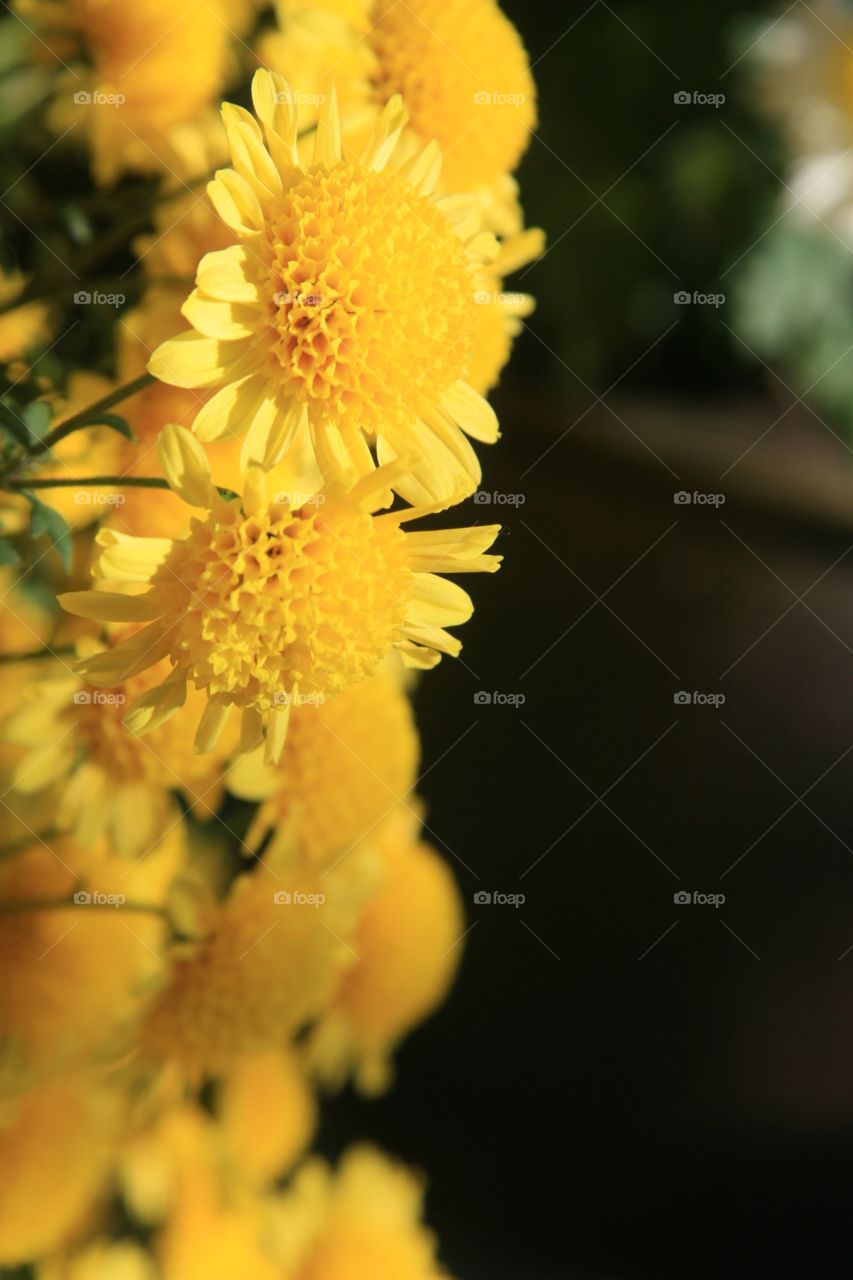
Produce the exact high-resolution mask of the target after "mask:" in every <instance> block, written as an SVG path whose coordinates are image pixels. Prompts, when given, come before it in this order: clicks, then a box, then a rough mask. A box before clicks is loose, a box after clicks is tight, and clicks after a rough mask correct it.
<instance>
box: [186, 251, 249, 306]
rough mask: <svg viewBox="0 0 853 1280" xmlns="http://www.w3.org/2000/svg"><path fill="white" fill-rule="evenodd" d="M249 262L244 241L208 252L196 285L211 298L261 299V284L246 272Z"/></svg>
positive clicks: (197, 275)
mask: <svg viewBox="0 0 853 1280" xmlns="http://www.w3.org/2000/svg"><path fill="white" fill-rule="evenodd" d="M248 261H249V256H248V254H247V253H246V250H245V249H244V248H243V246H242V245H240V244H232V245H229V247H228V248H227V249H217V250H215V251H214V252H213V253H206V254H205V255H204V257H203V258H202V260H201V262H200V263H199V264H198V271H197V272H196V278H195V280H196V285H197V286H198V288H199V289H201V290H202V292H203V293H205V294H206V295H207V296H208V297H209V298H218V299H219V300H220V301H222V302H257V301H258V297H259V292H258V286H257V284H255V283H253V282H252V281H251V280H250V279H249V277H248V275H247V273H246V271H247V264H248Z"/></svg>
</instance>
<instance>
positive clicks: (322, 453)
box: [149, 71, 498, 502]
mask: <svg viewBox="0 0 853 1280" xmlns="http://www.w3.org/2000/svg"><path fill="white" fill-rule="evenodd" d="M252 89H253V98H254V104H255V110H256V112H257V114H258V116H259V118H260V120H261V121H262V123H263V126H264V132H263V133H262V132H261V129H260V127H259V125H258V124H257V122H256V121H255V119H254V118H253V117H252V116H251V115H250V114H249V113H248V112H246V111H244V110H242V108H240V107H235V106H231V105H230V104H226V105H225V107H224V108H223V118H224V121H225V127H226V130H227V131H228V138H229V143H230V147H231V154H232V160H233V164H234V168H233V169H226V170H223V171H221V172H220V173H219V174H217V176H216V178H215V180H214V181H213V182H212V183H211V184H210V186H209V188H208V191H209V193H210V197H211V200H212V201H213V203H214V205H215V207H216V209H217V212H218V213H219V215H220V217H221V218H222V219H223V221H225V222H226V223H227V224H228V225H229V226H230V227H231V228H232V230H233V231H234V233H235V236H236V238H237V243H236V244H234V245H232V246H231V247H230V248H228V249H225V250H222V251H220V252H218V253H214V254H208V255H206V257H205V258H204V259H202V262H201V263H200V265H199V269H198V274H197V276H196V289H195V290H194V291H193V293H191V294H190V296H189V298H188V299H187V301H186V303H185V304H184V307H183V314H184V316H185V317H186V319H187V320H189V322H190V324H191V325H193V329H192V330H191V331H190V332H188V333H184V334H181V335H179V336H178V337H177V338H173V339H171V340H169V341H167V342H165V343H163V344H162V345H161V346H160V347H159V348H158V349H157V351H156V352H155V353H154V355H153V356H152V358H151V360H150V362H149V369H150V370H151V372H152V373H154V374H155V375H156V376H157V377H158V378H160V379H161V380H162V381H164V382H170V383H172V384H174V385H178V386H182V387H218V388H219V390H218V391H217V393H216V394H215V395H214V396H213V398H212V399H211V400H209V401H208V402H207V404H205V405H204V406H203V407H202V408H201V409H200V411H199V412H198V414H197V415H196V418H195V421H194V428H195V430H196V432H197V433H198V435H199V438H200V439H202V440H204V441H209V440H215V439H219V438H220V437H222V436H223V435H240V434H242V433H243V432H244V431H245V430H246V427H247V426H249V425H250V431H249V439H250V441H251V451H252V455H253V456H254V457H256V458H258V459H260V460H261V461H263V462H264V464H265V465H267V466H270V465H272V463H273V462H274V461H276V460H277V459H278V458H279V457H281V456H282V455H283V454H284V452H285V450H286V449H287V448H288V446H289V444H290V443H291V442H292V440H293V439H294V437H295V436H296V435H297V433H298V432H299V430H300V428H302V427H303V425H304V424H305V423H306V422H307V424H308V427H309V429H310V432H311V435H312V439H313V442H314V448H315V452H316V454H317V458H318V461H320V463H321V465H323V464H324V462H326V463H327V464H329V465H331V464H333V463H334V462H335V460H336V459H337V458H339V457H340V456H344V457H345V458H347V460H348V461H349V463H350V465H355V466H357V468H358V470H359V471H360V472H365V471H367V470H369V469H370V468H371V467H372V466H373V461H372V457H371V454H370V451H369V449H368V447H367V446H368V443H369V442H372V441H373V440H374V439H375V440H376V444H377V451H378V454H379V460H380V462H384V461H388V460H390V459H391V458H394V457H398V456H400V455H407V456H408V455H411V457H412V463H411V468H412V471H411V475H406V476H401V477H400V479H399V480H398V481H397V482H396V487H397V490H398V492H400V493H401V494H402V496H403V497H405V498H407V500H409V501H414V502H422V501H449V500H456V499H458V498H459V497H460V496H462V495H464V493H470V492H473V490H474V489H475V488H476V486H477V484H478V482H479V477H480V468H479V463H478V461H477V458H476V455H475V453H474V451H473V449H472V448H471V446H470V444H469V443H468V441H467V438H466V435H465V434H464V433H465V432H467V434H468V435H472V436H474V437H475V438H476V439H479V440H483V441H486V442H491V441H494V440H495V439H496V438H497V434H498V428H497V420H496V418H495V416H494V413H493V412H492V410H491V409H490V408H489V406H488V405H487V404H486V402H485V401H484V400H483V399H482V397H481V396H480V395H479V394H478V393H477V392H475V391H474V390H473V388H471V387H470V386H469V385H468V384H467V383H466V382H465V381H464V380H463V375H464V372H465V369H466V366H467V363H468V361H469V358H470V351H471V343H472V341H473V334H474V329H475V327H476V304H475V302H474V277H473V272H474V271H476V270H480V269H482V266H483V263H484V262H485V261H486V260H487V259H489V258H490V257H494V255H495V253H496V252H497V245H496V242H495V240H494V237H493V236H491V235H489V234H486V233H483V232H482V231H481V228H480V216H479V210H478V207H477V205H476V202H475V201H469V200H466V199H463V198H460V199H456V200H453V201H449V202H448V201H446V200H445V201H443V202H436V201H434V200H432V199H431V198H430V193H431V192H432V190H433V189H434V187H435V182H436V179H437V176H438V172H439V167H440V154H439V152H438V149H437V148H436V147H435V145H434V144H431V145H430V146H429V147H427V148H425V149H424V150H423V151H422V152H421V153H420V154H418V155H416V156H415V157H414V159H413V160H412V161H411V162H410V163H409V164H408V165H407V166H406V168H404V169H400V168H398V167H395V166H394V164H393V163H392V161H393V158H394V154H395V149H396V147H397V143H398V140H399V137H400V134H401V132H402V129H403V126H404V125H405V122H406V112H405V110H404V108H403V107H402V105H401V103H400V101H399V99H397V98H395V99H393V100H392V101H391V102H390V103H389V104H388V107H387V108H386V109H385V111H384V112H383V114H382V116H381V118H380V120H379V123H378V125H377V128H376V130H375V132H374V135H373V138H372V139H371V142H370V143H369V145H368V147H367V149H366V151H365V152H364V153H363V155H362V156H361V158H360V159H359V160H356V161H349V160H344V159H343V158H342V153H341V136H340V125H339V121H338V113H337V107H336V105H335V98H334V94H332V95H330V96H329V98H328V99H327V102H326V105H325V108H324V116H323V119H322V120H321V122H320V125H319V127H318V130H317V137H316V142H315V149H314V164H313V166H311V167H310V168H308V169H307V170H304V169H303V168H302V167H301V165H300V163H299V157H298V155H297V151H296V112H295V109H294V107H293V106H292V103H291V97H292V95H291V92H290V90H289V88H288V86H287V84H286V82H285V81H284V80H282V79H281V77H279V76H273V75H272V74H271V73H269V72H266V71H258V72H257V73H256V74H255V77H254V80H253V85H252ZM264 140H265V141H264ZM265 142H266V145H265Z"/></svg>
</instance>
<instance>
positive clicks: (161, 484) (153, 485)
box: [6, 476, 239, 502]
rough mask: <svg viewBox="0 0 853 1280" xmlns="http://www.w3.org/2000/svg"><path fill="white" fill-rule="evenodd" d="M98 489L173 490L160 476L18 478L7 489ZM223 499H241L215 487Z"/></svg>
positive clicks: (8, 483)
mask: <svg viewBox="0 0 853 1280" xmlns="http://www.w3.org/2000/svg"><path fill="white" fill-rule="evenodd" d="M96 486H98V487H103V488H110V489H171V485H170V484H169V481H168V480H164V479H162V477H160V476H75V477H72V478H71V479H68V478H66V477H63V479H61V480H58V479H41V478H39V477H38V476H36V477H33V478H30V477H29V476H18V477H17V479H15V480H7V481H6V488H7V489H14V490H26V489H91V488H95V487H96ZM214 488H215V489H216V492H217V493H218V494H219V496H220V497H221V498H227V499H228V501H229V502H230V501H231V500H232V499H234V498H237V497H239V494H238V493H237V491H236V489H227V488H226V487H225V485H222V484H218V485H214Z"/></svg>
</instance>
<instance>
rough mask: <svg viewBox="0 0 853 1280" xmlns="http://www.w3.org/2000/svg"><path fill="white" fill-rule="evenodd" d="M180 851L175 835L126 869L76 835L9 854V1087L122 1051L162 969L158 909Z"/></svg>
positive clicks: (5, 1055) (4, 914)
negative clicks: (81, 844)
mask: <svg viewBox="0 0 853 1280" xmlns="http://www.w3.org/2000/svg"><path fill="white" fill-rule="evenodd" d="M182 855H183V845H182V842H181V841H180V839H179V836H178V833H172V835H171V836H170V838H169V839H168V840H167V841H165V842H164V844H163V845H161V846H160V848H159V849H158V850H156V851H155V852H154V853H153V854H152V855H151V857H150V858H149V859H147V860H146V862H145V864H144V865H142V864H141V865H140V866H139V867H137V868H134V869H133V870H132V872H130V873H129V874H128V869H127V866H126V864H122V863H121V862H120V861H119V860H117V859H113V858H108V857H106V856H105V855H104V854H103V852H102V851H101V850H99V849H93V850H83V849H80V848H79V847H78V846H76V845H75V844H74V842H73V841H71V840H70V839H68V838H62V839H58V840H53V841H52V842H51V847H48V845H47V844H46V843H45V842H44V841H41V842H39V843H33V844H32V845H31V846H29V847H24V848H21V849H20V850H18V851H17V852H14V853H11V854H9V855H8V856H6V857H4V858H3V860H2V861H0V1027H2V1033H3V1052H2V1054H0V1092H2V1091H3V1089H4V1088H7V1087H8V1088H9V1089H12V1090H16V1089H18V1088H19V1086H20V1082H21V1080H22V1079H30V1080H36V1079H40V1078H42V1077H49V1076H52V1075H55V1074H57V1073H61V1072H66V1071H68V1070H69V1069H70V1068H71V1067H73V1066H74V1065H77V1064H79V1065H83V1064H85V1063H86V1062H87V1061H90V1060H91V1059H92V1055H96V1054H97V1055H104V1054H106V1053H108V1052H121V1050H122V1048H123V1047H124V1046H125V1044H126V1039H127V1036H128V1035H129V1034H130V1032H131V1031H132V1029H133V1027H134V1026H135V1024H136V1022H137V1021H138V1019H139V1018H140V1017H141V1015H142V1014H143V1012H144V1011H145V1009H146V1007H147V1004H148V1003H149V1002H150V1000H151V999H152V998H153V994H154V987H155V984H156V981H157V980H159V979H160V977H161V975H162V968H163V958H162V952H163V942H164V938H165V923H164V921H163V920H162V919H161V918H160V917H159V916H158V915H157V914H156V911H157V908H158V906H159V904H161V903H162V902H163V901H164V898H165V893H166V887H167V885H168V883H169V882H170V880H171V878H172V876H173V875H174V874H175V872H176V870H177V867H178V865H179V863H180V860H181V858H182ZM75 894H78V895H82V899H77V900H75V899H74V895H75ZM118 899H121V902H120V903H119V905H115V902H116V901H117V900H118ZM125 903H127V904H132V905H131V907H129V908H128V909H124V904H125ZM30 904H32V905H30ZM61 904H67V905H61ZM143 906H144V907H146V908H147V907H149V906H150V907H153V908H154V910H152V911H148V910H145V911H143V910H137V909H134V907H143Z"/></svg>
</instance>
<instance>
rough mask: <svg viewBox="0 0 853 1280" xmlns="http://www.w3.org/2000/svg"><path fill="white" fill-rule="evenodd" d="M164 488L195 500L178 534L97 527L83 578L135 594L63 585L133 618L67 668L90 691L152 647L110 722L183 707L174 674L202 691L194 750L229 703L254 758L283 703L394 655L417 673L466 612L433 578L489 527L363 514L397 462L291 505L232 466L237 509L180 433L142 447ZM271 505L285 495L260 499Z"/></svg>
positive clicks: (97, 606)
mask: <svg viewBox="0 0 853 1280" xmlns="http://www.w3.org/2000/svg"><path fill="white" fill-rule="evenodd" d="M158 448H159V453H160V460H161V463H162V465H163V469H164V470H165V472H166V474H167V476H168V477H169V480H170V483H171V485H172V488H173V489H174V490H175V491H176V492H177V493H180V495H181V496H182V497H183V498H184V499H185V500H186V501H187V502H189V503H190V504H191V505H193V506H205V507H207V508H208V516H207V518H206V519H205V520H194V521H193V523H192V525H191V528H190V532H189V534H188V536H187V537H186V538H184V539H181V540H176V541H170V540H169V539H166V538H126V537H122V536H120V535H118V534H114V533H112V531H104V532H102V534H101V535H100V539H101V541H102V544H105V545H106V550H105V552H104V554H103V555H102V556H101V560H100V563H99V566H98V567H97V573H98V576H100V577H102V578H105V579H107V580H109V581H112V582H115V583H117V584H119V585H124V586H127V585H131V584H133V585H134V586H135V588H136V589H137V590H140V591H141V592H142V594H139V595H124V594H119V593H117V592H102V591H88V592H70V593H67V594H65V595H63V596H61V597H60V601H61V603H62V604H63V606H64V607H65V608H66V609H67V610H68V611H69V612H71V613H77V614H79V615H81V616H83V617H88V618H99V619H102V620H107V621H109V620H120V619H122V618H123V619H125V620H127V621H135V622H148V624H149V625H148V626H146V627H144V628H143V630H141V631H139V632H137V633H135V634H134V635H132V636H131V637H130V639H129V640H126V641H124V642H123V643H122V644H120V645H117V646H115V648H113V649H111V650H109V651H108V652H107V653H104V654H98V655H97V656H95V657H94V658H91V659H89V660H88V661H86V662H85V663H83V664H81V668H80V670H81V673H82V674H83V675H84V676H85V678H86V679H87V681H88V682H89V683H90V684H93V685H95V686H96V687H111V686H114V685H116V684H119V683H122V682H123V681H126V680H128V679H130V678H131V677H132V676H134V675H137V674H138V673H139V672H140V671H145V670H146V669H147V668H149V667H151V666H153V665H154V664H155V663H156V662H159V661H160V660H161V659H163V658H165V657H168V658H169V660H170V662H171V665H172V667H173V672H172V674H171V675H170V676H169V678H168V679H167V681H166V682H165V683H164V684H162V685H160V686H159V687H157V688H155V689H152V690H151V691H150V692H149V693H148V694H146V695H144V696H143V698H141V699H138V700H137V702H136V705H135V706H134V707H132V708H131V710H130V711H129V713H128V715H127V717H126V718H125V723H126V724H127V725H128V727H129V728H130V729H131V730H132V731H133V732H145V731H147V730H148V729H151V728H153V727H155V726H156V725H159V724H162V723H163V722H164V721H165V720H166V719H167V718H168V717H169V716H171V715H174V714H176V712H177V711H178V710H179V709H180V707H181V706H183V704H184V701H185V700H186V695H187V686H188V682H190V681H191V682H192V683H193V684H194V685H195V686H196V687H197V688H200V689H203V690H204V691H205V692H206V693H207V696H208V699H209V702H208V705H207V709H206V710H205V713H204V715H203V717H202V720H201V723H200V725H199V731H198V733H197V735H196V748H197V750H199V751H206V750H210V748H211V747H212V746H213V745H214V743H215V742H216V740H217V737H218V734H219V732H220V731H221V729H222V727H223V725H224V724H225V722H226V720H227V718H228V714H229V711H230V709H231V707H232V706H235V705H237V706H241V707H242V708H243V735H242V738H241V747H242V749H243V750H249V749H250V748H252V747H254V746H256V745H257V743H258V742H259V741H260V738H261V735H262V732H263V729H264V727H266V729H267V757H266V758H267V760H268V762H269V763H275V762H276V760H278V759H279V757H280V756H281V752H282V749H283V746H284V740H285V736H286V733H287V724H288V719H289V714H290V708H291V704H292V703H293V701H294V699H295V698H300V697H301V698H306V697H310V698H314V699H319V698H321V697H322V698H327V697H332V696H333V695H335V694H336V693H338V692H340V691H341V690H342V689H344V688H346V687H347V686H348V685H350V684H355V683H356V682H357V681H359V680H362V679H363V678H364V677H365V676H368V675H371V674H372V673H373V672H374V671H375V669H376V668H377V666H378V665H379V663H380V662H381V661H382V660H383V659H384V658H385V657H386V656H387V655H388V654H389V653H390V652H391V651H392V649H397V650H398V651H399V652H400V654H401V655H402V657H403V659H404V661H406V662H407V663H408V664H410V665H412V666H417V667H432V666H434V665H435V664H436V663H437V662H438V661H439V659H440V656H441V654H442V653H449V654H452V655H456V654H458V652H459V650H460V648H461V645H460V642H459V641H458V640H457V639H455V637H453V636H451V635H450V634H449V633H448V632H447V631H445V630H444V627H445V626H446V625H453V624H457V623H461V622H464V621H466V619H467V618H469V617H470V615H471V613H472V610H473V606H472V604H471V600H470V597H469V596H468V595H467V594H466V593H465V592H464V591H463V590H462V589H461V588H460V587H458V586H456V584H454V583H450V582H448V581H447V580H446V579H444V578H442V577H440V576H438V575H439V574H440V573H442V572H450V573H465V572H469V573H470V572H493V571H494V570H495V569H497V568H498V566H499V563H500V557H498V556H488V555H484V554H483V553H484V552H485V551H486V550H487V548H488V547H489V546H490V545H491V544H492V542H493V541H494V539H495V537H496V536H497V533H498V526H497V525H491V526H480V527H478V526H475V527H473V528H470V529H443V530H440V531H432V530H430V531H427V532H417V533H411V532H408V533H407V532H405V531H404V530H403V528H402V525H403V523H404V522H405V521H407V520H412V519H416V518H417V517H418V516H419V515H421V514H423V513H424V512H423V510H422V509H421V510H419V509H405V510H400V511H397V512H390V513H384V514H382V515H378V516H376V515H374V512H376V511H377V510H378V509H379V508H381V507H382V506H383V505H387V504H388V503H389V501H390V492H389V490H390V487H391V486H392V485H393V483H394V480H395V478H396V476H397V475H399V474H400V473H401V471H402V470H404V469H405V466H406V463H405V460H403V461H401V462H400V463H399V464H394V465H391V466H388V467H381V468H380V469H379V470H377V471H374V472H371V473H369V474H368V475H366V476H363V477H362V478H361V479H360V480H358V481H357V482H355V483H354V484H353V485H352V487H349V488H348V487H346V485H345V484H344V483H343V482H340V483H333V484H330V485H327V486H326V488H325V489H323V490H321V492H320V493H319V494H316V495H314V496H313V497H310V498H308V499H307V501H306V500H305V498H306V495H299V498H300V502H299V505H296V503H294V505H291V504H290V503H289V502H288V501H286V500H283V501H274V502H273V503H272V504H269V503H268V502H267V500H266V495H265V493H264V486H263V475H262V472H261V470H260V468H259V467H257V466H255V465H252V464H250V465H249V466H248V467H247V468H246V474H247V491H246V495H245V496H244V498H243V501H242V504H241V503H239V502H237V501H231V502H229V501H226V500H224V499H223V498H221V497H220V496H219V495H218V494H217V493H216V491H215V490H214V489H213V488H212V486H211V481H210V470H209V465H208V463H207V459H206V457H205V454H204V451H203V450H202V448H201V446H200V445H199V443H198V441H197V440H196V439H195V437H193V436H191V435H190V434H189V433H188V432H187V431H185V430H184V429H183V428H182V427H177V426H175V427H169V428H167V429H166V431H164V432H163V435H162V436H161V438H160V444H159V446H158ZM275 496H276V497H277V498H279V499H285V498H286V497H287V495H283V494H279V495H275Z"/></svg>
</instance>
